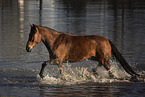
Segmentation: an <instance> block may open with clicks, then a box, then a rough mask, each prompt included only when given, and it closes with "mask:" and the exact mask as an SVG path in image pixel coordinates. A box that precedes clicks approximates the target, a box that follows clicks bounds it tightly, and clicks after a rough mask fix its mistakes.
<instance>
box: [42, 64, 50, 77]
mask: <svg viewBox="0 0 145 97" xmlns="http://www.w3.org/2000/svg"><path fill="white" fill-rule="evenodd" d="M48 64H50V61H45V62H44V63H43V64H42V67H41V70H40V73H39V75H40V77H41V78H43V77H44V75H43V72H44V68H45V67H46V65H48Z"/></svg>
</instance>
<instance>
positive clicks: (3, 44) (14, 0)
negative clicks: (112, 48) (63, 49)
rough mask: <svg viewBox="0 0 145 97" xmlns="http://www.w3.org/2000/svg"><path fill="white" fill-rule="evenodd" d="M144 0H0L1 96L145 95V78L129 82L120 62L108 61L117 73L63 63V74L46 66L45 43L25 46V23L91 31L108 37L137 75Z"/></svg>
mask: <svg viewBox="0 0 145 97" xmlns="http://www.w3.org/2000/svg"><path fill="white" fill-rule="evenodd" d="M144 5H145V1H143V0H137V1H133V0H97V1H96V0H95V1H94V0H43V1H42V3H40V1H39V0H0V20H1V22H0V96H12V97H13V96H21V97H26V96H28V97H39V96H40V97H43V96H44V97H45V96H63V97H65V96H98V97H101V96H107V97H108V96H111V97H114V96H131V97H134V96H140V97H144V96H145V93H144V91H145V83H144V79H142V80H141V81H142V82H130V81H129V79H130V76H129V75H128V74H127V73H125V72H124V70H123V69H122V68H121V66H120V65H119V63H117V62H116V61H111V71H112V72H113V74H114V75H115V76H116V77H117V78H112V79H110V78H108V73H107V71H106V70H105V69H104V68H103V67H101V68H98V69H97V72H98V74H99V76H94V75H93V74H92V73H91V70H92V69H93V68H94V67H95V66H96V64H98V63H97V62H94V61H83V62H77V63H68V64H65V69H66V73H67V74H66V75H65V76H61V75H60V74H59V70H58V68H57V66H53V65H51V66H47V67H46V69H45V73H44V74H45V78H44V79H43V80H42V79H40V77H39V76H38V73H39V70H40V68H41V64H42V63H43V61H46V60H48V59H49V55H48V52H47V49H46V48H45V46H44V45H43V44H42V43H40V44H38V45H37V46H36V47H35V48H34V49H33V51H32V52H31V53H27V52H26V50H25V45H26V42H27V39H28V34H29V31H30V27H29V23H34V24H37V25H41V26H48V27H50V28H53V29H55V30H57V31H60V32H68V33H70V34H75V35H88V34H95V35H101V36H104V37H106V38H108V39H110V40H111V41H112V42H113V43H114V44H115V45H116V46H117V48H118V49H119V51H120V52H121V53H122V55H123V56H124V57H125V59H126V60H127V61H128V62H129V64H130V65H131V67H132V68H133V69H134V70H135V71H136V72H137V73H139V74H145V60H144V59H145V50H144V48H145V38H144V37H145V33H144V31H145V6H144Z"/></svg>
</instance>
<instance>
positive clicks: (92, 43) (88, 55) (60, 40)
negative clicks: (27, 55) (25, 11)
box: [26, 24, 139, 78]
mask: <svg viewBox="0 0 145 97" xmlns="http://www.w3.org/2000/svg"><path fill="white" fill-rule="evenodd" d="M30 26H31V31H30V34H29V39H28V42H27V45H26V50H27V51H28V52H30V51H31V50H32V48H33V47H34V46H35V45H36V44H38V43H40V42H41V41H42V42H43V43H44V45H45V46H46V48H47V49H48V51H49V56H50V60H49V61H46V62H44V63H43V64H42V68H41V71H40V73H39V75H40V77H41V78H43V77H44V76H43V71H44V68H45V66H46V65H48V64H53V65H54V64H56V65H58V67H59V69H60V73H62V74H63V63H65V62H78V61H83V60H87V59H90V60H96V61H98V62H99V65H100V66H101V65H103V66H104V67H105V68H106V70H108V71H109V69H110V57H111V51H112V54H113V55H114V56H115V57H116V58H117V59H118V61H119V62H120V63H121V65H122V66H123V68H124V69H125V70H126V72H127V73H129V74H130V75H132V76H139V75H138V74H137V73H135V72H134V71H133V70H132V69H131V67H130V66H129V64H128V63H127V61H126V60H125V59H124V58H123V56H122V55H121V54H120V52H119V51H118V50H117V48H116V47H115V46H114V44H113V43H112V42H111V41H110V40H108V39H106V38H104V37H102V36H98V35H71V34H68V33H62V32H57V31H55V30H53V29H50V28H48V27H40V26H36V25H34V24H33V25H31V24H30Z"/></svg>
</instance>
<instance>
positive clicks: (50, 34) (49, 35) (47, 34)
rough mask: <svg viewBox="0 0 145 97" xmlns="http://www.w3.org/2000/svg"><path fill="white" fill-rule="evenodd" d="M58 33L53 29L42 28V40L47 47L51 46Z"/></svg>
mask: <svg viewBox="0 0 145 97" xmlns="http://www.w3.org/2000/svg"><path fill="white" fill-rule="evenodd" d="M59 34H60V33H58V32H56V31H53V30H51V29H44V30H43V34H42V42H43V43H44V44H45V46H46V47H47V49H52V48H53V44H54V42H55V40H56V39H57V37H59Z"/></svg>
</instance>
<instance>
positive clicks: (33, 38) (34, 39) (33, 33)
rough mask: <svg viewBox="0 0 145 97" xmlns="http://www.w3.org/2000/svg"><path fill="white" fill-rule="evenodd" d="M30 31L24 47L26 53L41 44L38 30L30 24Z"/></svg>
mask: <svg viewBox="0 0 145 97" xmlns="http://www.w3.org/2000/svg"><path fill="white" fill-rule="evenodd" d="M30 27H31V30H30V33H29V39H28V42H27V45H26V50H27V52H31V50H32V48H33V47H34V46H35V45H36V44H38V43H40V42H41V34H40V33H39V29H38V27H37V26H35V25H34V24H33V25H32V24H30Z"/></svg>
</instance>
